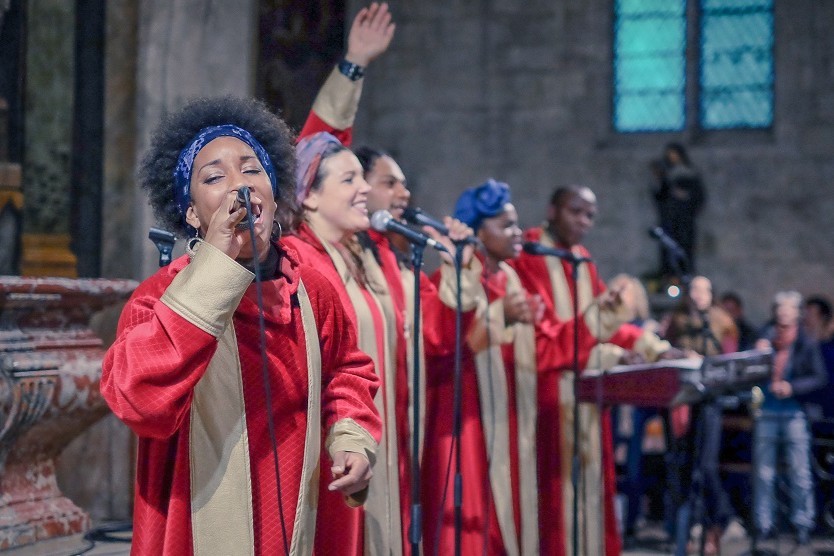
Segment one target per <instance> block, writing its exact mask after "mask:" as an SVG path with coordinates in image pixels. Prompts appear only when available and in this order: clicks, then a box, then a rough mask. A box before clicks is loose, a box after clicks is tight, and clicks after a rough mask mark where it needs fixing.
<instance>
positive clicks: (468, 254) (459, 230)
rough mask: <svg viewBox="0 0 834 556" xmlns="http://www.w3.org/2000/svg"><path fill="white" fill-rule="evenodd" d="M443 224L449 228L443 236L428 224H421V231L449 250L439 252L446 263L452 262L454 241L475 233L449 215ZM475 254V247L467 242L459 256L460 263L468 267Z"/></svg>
mask: <svg viewBox="0 0 834 556" xmlns="http://www.w3.org/2000/svg"><path fill="white" fill-rule="evenodd" d="M443 225H444V226H446V228H447V229H448V230H449V235H448V236H444V235H442V234H441V233H440V232H438V231H437V230H435V229H434V228H432V227H430V226H423V232H425V233H426V234H428V235H429V237H431V238H432V239H433V240H435V241H436V242H438V243H442V244H443V246H444V247H445V248H446V249H448V250H449V254H447V253H443V252H441V253H440V257H441V258H442V259H443V262H445V263H448V264H454V260H453V259H452V257H454V255H455V252H456V246H455V242H456V241H462V240H465V239H466V238H468V237H472V236H473V235H475V234H474V233H473V232H472V228H470V227H469V226H467V225H466V224H464V223H463V222H461V221H460V220H457V219H455V218H452V217H451V216H447V217H445V218H444V219H443ZM474 254H475V248H474V247H472V245H470V244H467V245H464V247H463V254H462V258H461V264H462V266H463V267H464V268H468V267H469V263H470V262H471V261H472V255H474Z"/></svg>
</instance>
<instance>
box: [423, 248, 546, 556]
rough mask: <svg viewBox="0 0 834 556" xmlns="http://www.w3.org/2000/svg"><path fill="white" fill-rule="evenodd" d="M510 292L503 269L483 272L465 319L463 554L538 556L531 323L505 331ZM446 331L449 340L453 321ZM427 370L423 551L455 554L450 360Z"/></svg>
mask: <svg viewBox="0 0 834 556" xmlns="http://www.w3.org/2000/svg"><path fill="white" fill-rule="evenodd" d="M438 278H439V277H438V276H437V275H435V277H434V279H435V282H437V280H438ZM511 291H522V289H521V284H520V282H519V280H518V278H517V277H516V276H515V272H513V270H512V269H511V268H509V267H508V266H507V265H505V264H503V263H502V264H501V265H500V269H499V270H498V271H497V272H495V273H491V274H487V273H486V272H484V273H483V274H482V276H481V292H480V296H479V298H478V299H479V302H478V307H477V309H476V310H475V314H474V316H473V317H472V318H470V319H465V320H464V332H463V333H464V344H463V351H462V359H461V435H460V446H459V449H460V454H461V463H462V471H461V479H462V489H463V499H462V506H461V514H462V520H461V521H462V531H461V551H462V553H463V554H471V555H473V556H474V555H480V554H508V555H511V556H513V555H520V554H524V555H534V554H539V546H538V511H537V487H536V460H535V386H536V365H535V360H536V355H535V346H534V341H535V339H534V331H533V327H532V326H530V325H524V324H521V323H516V324H513V325H510V326H506V325H505V323H504V315H503V298H504V297H505V296H506V295H507V292H511ZM442 333H443V334H444V335H446V336H448V337H451V338H454V321H453V320H452V319H447V320H446V321H445V323H444V325H443V328H442ZM426 368H427V394H428V399H427V409H428V413H429V415H431V419H430V420H429V421H428V423H427V429H426V433H427V434H426V447H425V454H424V460H423V465H424V470H425V471H424V483H423V487H424V488H423V501H424V504H425V506H424V515H425V516H426V519H425V537H424V538H425V548H424V550H425V551H433V550H434V546H439V547H442V550H441V553H443V552H445V551H448V550H451V549H452V547H453V546H454V527H455V523H454V470H455V468H454V465H455V464H454V453H453V451H452V446H453V440H454V439H453V435H454V430H453V427H454V411H453V409H454V408H453V400H454V373H453V370H454V353H453V352H449V353H446V354H443V355H440V356H433V357H429V359H428V361H427V365H426ZM450 465H451V467H450ZM444 490H445V498H444Z"/></svg>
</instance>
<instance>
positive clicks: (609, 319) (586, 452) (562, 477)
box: [511, 186, 669, 556]
mask: <svg viewBox="0 0 834 556" xmlns="http://www.w3.org/2000/svg"><path fill="white" fill-rule="evenodd" d="M596 212H597V203H596V197H595V196H594V194H593V192H592V191H591V190H590V189H588V188H587V187H577V186H571V187H565V188H560V189H558V190H557V191H556V192H555V193H554V195H553V197H552V198H551V202H550V206H549V212H548V220H547V223H546V225H545V226H543V227H540V228H533V229H530V230H528V231H526V232H525V241H533V242H540V243H542V244H544V245H545V246H547V247H553V248H560V249H567V250H570V251H571V252H573V254H574V255H576V256H578V257H587V258H590V253H589V252H588V250H587V249H585V247H583V246H582V245H581V241H582V239H583V238H584V236H585V234H586V233H587V232H588V231H589V230H590V229H591V228H592V226H593V223H594V218H595V217H596ZM511 264H512V266H513V267H514V268H515V270H516V272H517V273H518V276H519V278H520V280H521V283H522V284H523V286H524V288H525V289H526V290H527V291H528V292H530V293H531V294H537V295H539V296H540V297H541V299H542V301H543V303H544V306H545V314H544V318H543V319H542V320H541V321H539V322H538V323H537V326H536V336H537V352H540V351H542V350H541V349H538V348H539V347H543V345H544V344H550V345H549V346H548V348H547V349H546V350H545V351H546V352H547V353H548V356H547V357H543V356H541V355H539V356H538V357H537V368H538V385H537V388H536V391H537V400H538V418H537V459H538V488H539V513H540V516H541V518H540V531H539V533H540V543H541V553H542V554H553V555H563V554H570V553H572V548H573V540H572V530H573V512H572V506H573V503H572V502H573V488H572V485H571V482H570V472H571V469H570V466H571V459H572V455H573V434H572V420H573V405H574V400H573V392H572V388H571V384H572V380H573V372H571V371H572V370H573V368H574V360H573V359H574V353H573V345H574V338H575V336H574V327H575V325H577V330H578V338H577V340H578V346H579V352H578V354H577V355H578V368H579V369H585V368H587V367H589V366H590V367H597V368H598V367H601V366H609V365H610V364H611V362H612V361H611V357H610V354H611V353H612V352H613V353H614V354H615V355H614V357H613V359H614V362H616V359H618V357H619V354H620V353H622V351H621V350H633V351H636V352H638V353H640V354H641V355H642V357H643V358H645V359H647V360H655V359H656V358H657V357H658V356H659V355H660V354H661V353H663V352H665V351H666V350H668V349H669V345H668V344H667V343H665V342H662V341H661V340H659V339H658V338H657V337H656V336H654V335H653V334H649V333H644V332H643V331H642V330H641V329H640V328H638V327H636V326H632V325H627V324H623V323H624V321H625V318H626V317H625V312H624V311H621V310H620V308H621V304H620V300H619V297H618V295H617V292H606V287H605V284H604V282H603V281H602V280H601V279H600V277H599V273H598V270H597V267H596V265H595V264H594V263H593V262H585V263H582V264H581V266H580V268H579V274H578V281H577V282H578V283H577V284H576V285H574V284H573V282H572V279H571V276H572V269H571V265H570V263H568V262H567V261H564V260H559V259H555V258H554V257H539V256H534V255H530V254H526V253H525V254H522V255H521V257H519V258H518V259H516V260H514V261H512V263H511ZM575 296H578V300H577V301H578V308H579V314H578V315H574V313H573V301H574V297H575ZM598 344H605V345H604V346H603V345H598ZM612 346H617V347H612ZM605 355H608V356H607V357H606V359H608V361H603V360H602V357H603V356H605ZM582 405H583V406H585V405H586V404H582ZM580 424H583V427H582V428H583V431H584V432H583V431H581V432H580V434H581V435H582V436H581V437H580V438H582V439H583V442H582V454H581V455H580V456H581V459H582V460H583V461H584V462H597V463H596V464H595V465H591V466H584V465H583V467H585V469H584V470H583V473H582V478H583V483H582V485H580V486H581V491H580V492H584V493H585V494H586V495H585V496H582V497H581V499H580V508H581V511H580V515H579V516H578V517H579V519H580V524H579V525H580V536H579V547H578V548H579V550H578V552H579V553H580V554H585V555H588V554H606V555H609V556H610V555H613V554H618V553H619V552H620V544H621V543H620V538H619V535H618V532H617V527H616V523H615V519H614V504H613V500H614V493H615V476H614V460H613V453H612V450H613V444H612V436H611V426H610V418H609V417H608V416H607V415H605V413H603V415H602V416H600V415H599V414H598V413H597V412H595V411H594V410H593V408H586V407H585V408H582V411H581V415H580ZM600 429H601V437H600V435H599V434H598V433H599V432H600ZM600 452H601V454H600ZM600 458H601V461H600ZM600 465H601V468H600ZM600 474H602V476H603V481H602V490H603V492H600V481H599V477H600ZM600 498H602V502H600Z"/></svg>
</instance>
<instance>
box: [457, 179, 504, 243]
mask: <svg viewBox="0 0 834 556" xmlns="http://www.w3.org/2000/svg"><path fill="white" fill-rule="evenodd" d="M509 202H510V186H509V185H507V184H506V183H504V182H501V181H495V180H494V179H491V178H490V179H488V180H487V181H485V182H484V183H482V184H481V185H479V186H477V187H470V188H469V189H467V190H466V191H464V192H463V193H462V194H461V196H460V197H459V198H458V202H457V203H455V213H454V217H455V218H457V219H458V220H460V221H461V222H463V223H464V224H466V225H467V226H469V227H470V228H472V229H473V230H475V231H476V232H477V231H478V228H480V227H481V222H482V221H483V219H484V218H492V217H493V216H498V215H499V214H501V213H502V212H504V206H505V205H506V204H507V203H509Z"/></svg>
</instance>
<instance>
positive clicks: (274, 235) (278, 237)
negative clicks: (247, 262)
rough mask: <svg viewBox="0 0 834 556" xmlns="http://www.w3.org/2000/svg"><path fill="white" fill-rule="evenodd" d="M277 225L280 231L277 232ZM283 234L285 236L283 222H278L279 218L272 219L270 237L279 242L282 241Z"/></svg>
mask: <svg viewBox="0 0 834 556" xmlns="http://www.w3.org/2000/svg"><path fill="white" fill-rule="evenodd" d="M275 226H278V232H277V233H276V232H275ZM283 236H284V229H283V228H282V227H281V223H280V222H278V221H277V220H273V221H272V234H271V236H270V238H271V239H272V241H274V242H276V243H277V242H279V241H281V238H282V237H283Z"/></svg>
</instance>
